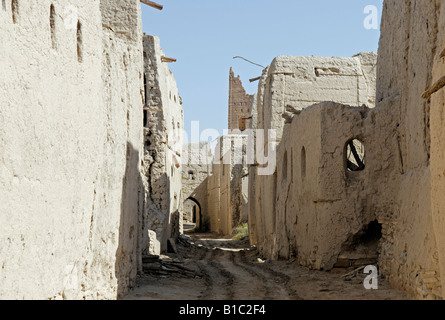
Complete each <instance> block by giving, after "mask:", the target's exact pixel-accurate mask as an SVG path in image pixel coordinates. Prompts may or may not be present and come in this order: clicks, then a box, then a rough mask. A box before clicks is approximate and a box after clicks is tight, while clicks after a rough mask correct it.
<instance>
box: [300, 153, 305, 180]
mask: <svg viewBox="0 0 445 320" xmlns="http://www.w3.org/2000/svg"><path fill="white" fill-rule="evenodd" d="M304 178H306V149H305V148H304V147H303V148H302V149H301V179H304Z"/></svg>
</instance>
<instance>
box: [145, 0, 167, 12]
mask: <svg viewBox="0 0 445 320" xmlns="http://www.w3.org/2000/svg"><path fill="white" fill-rule="evenodd" d="M140 1H141V2H142V3H144V4H146V5H147V6H150V7H153V8H155V9H158V10H162V9H164V6H162V5H160V4H157V3H155V2H153V1H149V0H140Z"/></svg>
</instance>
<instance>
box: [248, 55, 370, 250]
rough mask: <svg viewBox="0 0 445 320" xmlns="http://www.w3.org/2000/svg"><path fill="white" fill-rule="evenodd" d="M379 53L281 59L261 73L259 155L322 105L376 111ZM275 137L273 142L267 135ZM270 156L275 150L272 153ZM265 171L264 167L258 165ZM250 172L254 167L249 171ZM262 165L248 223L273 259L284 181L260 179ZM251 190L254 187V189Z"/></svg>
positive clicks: (270, 177)
mask: <svg viewBox="0 0 445 320" xmlns="http://www.w3.org/2000/svg"><path fill="white" fill-rule="evenodd" d="M375 64H376V54H375V53H361V54H358V55H356V56H354V57H352V58H337V57H332V58H325V57H290V56H279V57H277V58H275V59H274V60H273V61H272V63H271V65H270V66H269V67H268V68H267V69H266V70H265V71H264V72H263V75H262V77H261V79H260V83H259V87H258V99H257V112H258V117H257V125H256V127H257V128H258V129H264V130H266V131H265V133H264V136H265V139H264V145H262V146H261V145H257V144H256V145H257V148H259V149H258V150H257V153H259V154H264V155H265V156H267V155H268V154H269V150H268V149H269V145H270V142H273V141H276V142H278V143H279V142H280V141H281V140H282V135H283V131H284V130H285V128H286V127H287V126H288V124H289V123H290V122H291V121H292V119H293V117H294V116H295V115H299V114H300V113H301V111H302V110H304V109H305V108H307V107H309V106H311V105H313V104H315V103H319V102H323V101H335V102H339V103H345V104H348V105H352V106H357V107H359V106H362V105H367V106H368V107H370V108H372V107H374V101H375V99H374V97H375V94H373V90H374V88H375V82H374V79H375V73H376V70H375ZM269 130H275V135H276V138H272V140H271V141H269V138H268V134H269V133H268V131H269ZM270 151H272V150H270ZM260 166H261V164H260ZM251 169H252V168H251ZM258 170H259V167H258V165H257V166H256V167H254V168H253V169H252V170H251V171H253V172H251V173H250V178H251V181H255V185H256V186H255V195H254V197H255V198H254V199H253V201H254V202H255V204H254V209H253V208H252V209H251V210H250V211H249V219H250V220H251V221H253V222H254V224H255V225H256V226H257V228H256V230H255V231H251V233H252V232H253V233H255V238H256V239H255V238H254V239H252V240H251V242H252V244H256V245H258V247H259V248H260V250H261V251H262V252H263V253H264V254H265V255H267V256H275V255H276V252H274V249H273V246H274V244H273V243H274V241H275V240H274V234H275V233H276V223H277V220H276V206H275V197H274V196H272V197H271V196H270V194H272V195H273V194H275V193H276V186H277V183H279V182H280V181H281V180H280V178H279V177H278V176H277V173H276V172H275V173H273V172H271V173H269V174H265V175H259V174H258ZM251 188H252V187H251Z"/></svg>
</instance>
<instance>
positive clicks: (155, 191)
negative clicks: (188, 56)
mask: <svg viewBox="0 0 445 320" xmlns="http://www.w3.org/2000/svg"><path fill="white" fill-rule="evenodd" d="M143 48H144V64H145V71H144V77H145V92H146V98H145V106H144V139H145V148H144V150H145V151H144V160H143V174H144V176H145V179H144V183H145V214H144V217H143V218H144V220H143V230H142V235H143V238H142V240H143V245H142V248H144V249H143V250H144V251H143V253H151V254H159V252H149V250H148V248H149V247H150V245H149V241H150V238H149V236H148V235H149V230H151V231H154V232H156V238H157V240H158V241H159V242H160V250H161V252H164V251H166V250H167V241H168V239H170V238H176V237H177V236H179V234H180V224H181V222H182V206H183V202H184V199H183V197H182V159H181V156H182V155H181V153H182V145H183V143H182V140H183V132H184V111H183V109H182V107H181V103H182V100H181V97H180V96H179V93H178V89H177V85H176V80H175V78H174V76H173V73H172V72H171V71H170V69H169V67H168V64H167V63H166V62H163V61H162V57H163V56H164V53H163V51H162V49H161V47H160V42H159V38H158V37H155V36H149V35H144V37H143Z"/></svg>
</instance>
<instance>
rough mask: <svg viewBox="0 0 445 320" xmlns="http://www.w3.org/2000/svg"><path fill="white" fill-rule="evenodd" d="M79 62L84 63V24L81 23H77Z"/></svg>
mask: <svg viewBox="0 0 445 320" xmlns="http://www.w3.org/2000/svg"><path fill="white" fill-rule="evenodd" d="M77 60H78V61H79V62H82V60H83V53H82V24H81V23H80V21H77Z"/></svg>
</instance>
